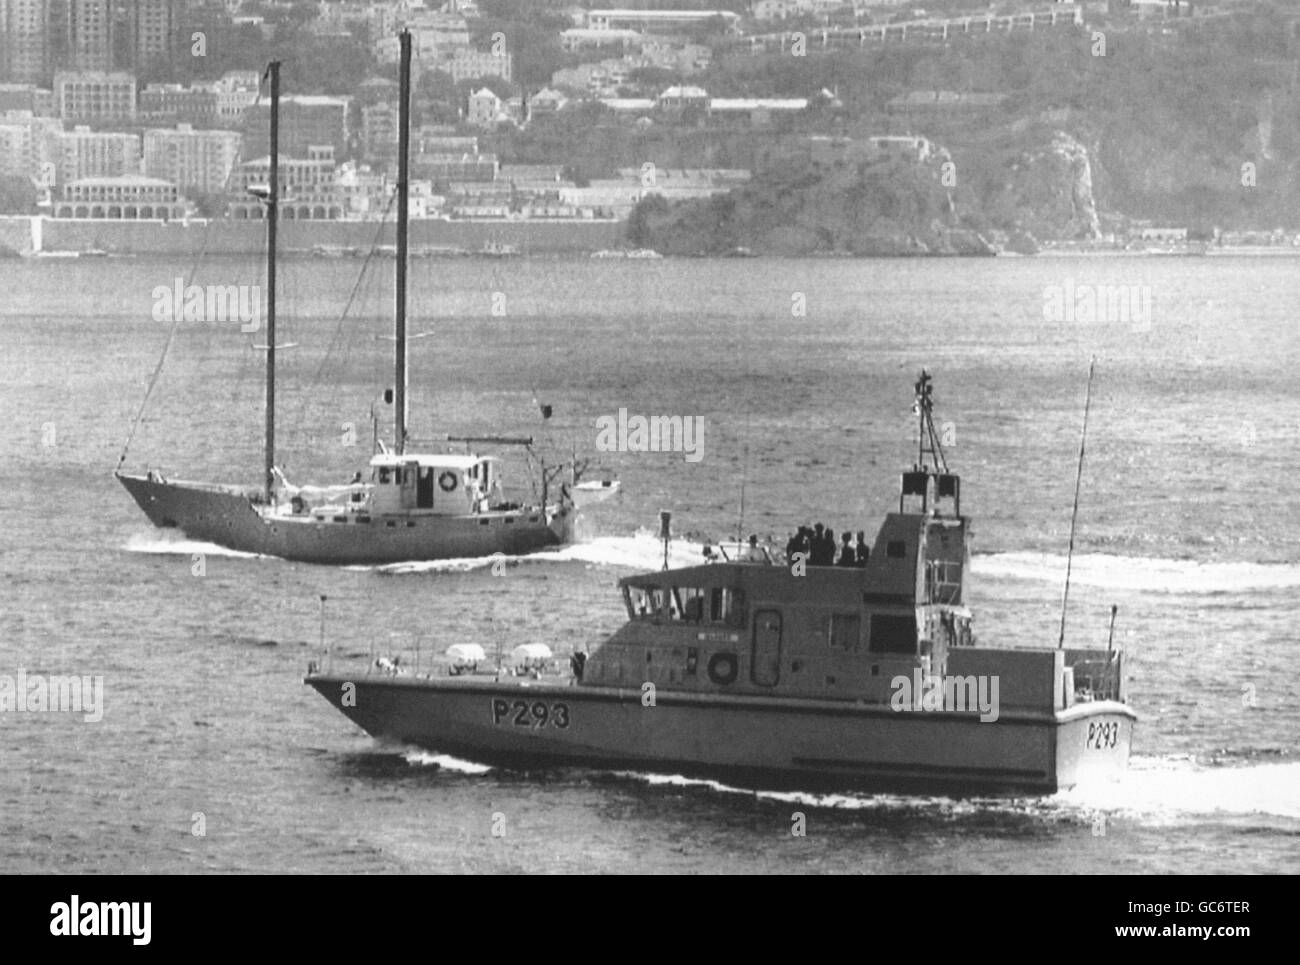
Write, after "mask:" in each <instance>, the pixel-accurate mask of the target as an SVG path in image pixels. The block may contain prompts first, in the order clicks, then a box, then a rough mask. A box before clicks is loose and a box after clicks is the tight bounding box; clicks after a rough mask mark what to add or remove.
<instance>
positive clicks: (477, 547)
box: [117, 473, 573, 565]
mask: <svg viewBox="0 0 1300 965" xmlns="http://www.w3.org/2000/svg"><path fill="white" fill-rule="evenodd" d="M117 478H118V480H119V481H120V482H121V483H122V485H123V486H124V487H126V490H127V492H129V493H130V494H131V496H132V498H134V499H135V501H136V503H137V504H138V505H139V506H140V508H141V509H142V510H144V512H145V515H146V516H148V517H149V520H150V521H151V522H152V523H153V524H154V525H155V526H158V527H161V528H174V529H178V530H180V531H181V532H182V533H184V534H185V535H186V536H187V537H188V538H190V539H193V540H199V541H202V542H207V543H216V544H217V545H219V546H224V547H227V548H228V549H233V550H238V551H241V552H245V553H257V554H261V555H265V556H279V557H283V558H284V559H289V560H296V561H300V562H305V563H325V564H335V565H337V564H356V565H378V564H384V563H401V562H407V561H413V560H435V559H453V558H475V557H482V556H491V555H492V554H494V553H504V554H507V555H518V554H522V553H530V552H534V551H536V550H539V549H545V548H546V547H549V546H558V545H560V544H563V543H566V542H569V541H570V540H571V539H572V538H573V510H572V509H569V508H564V509H560V510H559V511H550V512H545V513H544V512H542V511H541V510H540V509H538V508H535V507H534V508H531V509H526V510H520V511H508V512H489V513H482V514H475V515H465V516H435V515H428V514H425V515H421V514H417V513H412V514H409V515H406V514H403V515H393V516H384V515H368V516H367V515H365V514H358V513H345V514H340V515H339V516H333V517H326V518H323V519H322V518H318V517H313V516H309V515H303V516H292V515H288V514H285V513H278V512H270V511H268V510H267V508H266V507H265V506H263V505H259V504H258V502H257V501H256V500H257V499H258V498H259V496H260V494H259V493H258V492H257V491H256V490H250V489H246V488H241V487H238V486H221V485H213V484H208V483H196V482H188V481H185V480H163V479H159V478H157V477H150V476H135V475H128V474H125V473H119V474H118V476H117Z"/></svg>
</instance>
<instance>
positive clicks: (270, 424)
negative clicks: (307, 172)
mask: <svg viewBox="0 0 1300 965" xmlns="http://www.w3.org/2000/svg"><path fill="white" fill-rule="evenodd" d="M266 73H267V75H268V76H269V77H270V78H271V157H270V162H271V180H270V184H269V187H268V190H267V195H266V457H265V467H264V468H265V474H264V478H263V485H264V487H265V491H266V501H267V502H268V503H269V502H270V501H271V492H272V490H273V488H274V486H275V233H276V223H277V221H278V220H279V213H278V205H279V202H280V62H279V61H278V60H273V61H271V63H270V64H269V65H267V68H266Z"/></svg>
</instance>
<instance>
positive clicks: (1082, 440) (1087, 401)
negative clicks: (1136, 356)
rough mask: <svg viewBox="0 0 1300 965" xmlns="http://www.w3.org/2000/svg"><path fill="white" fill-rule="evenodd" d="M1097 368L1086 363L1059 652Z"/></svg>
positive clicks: (1095, 363)
mask: <svg viewBox="0 0 1300 965" xmlns="http://www.w3.org/2000/svg"><path fill="white" fill-rule="evenodd" d="M1096 368H1097V356H1095V355H1094V356H1093V357H1092V361H1091V362H1089V363H1088V394H1087V396H1086V397H1085V398H1084V402H1083V432H1082V434H1081V435H1080V436H1079V468H1078V471H1077V472H1076V473H1075V476H1074V509H1073V510H1072V511H1071V512H1070V547H1069V549H1068V550H1067V551H1066V554H1065V591H1064V592H1063V593H1062V594H1061V636H1060V638H1059V639H1058V640H1057V641H1056V647H1057V649H1058V650H1059V649H1060V648H1062V647H1064V646H1065V605H1066V603H1067V602H1068V601H1069V599H1070V568H1071V566H1072V565H1073V563H1074V524H1075V521H1076V520H1077V519H1078V518H1079V485H1080V483H1082V481H1083V449H1084V445H1085V444H1086V443H1087V441H1088V410H1089V409H1091V408H1092V374H1093V372H1094V370H1095V369H1096Z"/></svg>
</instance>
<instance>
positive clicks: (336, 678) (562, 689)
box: [305, 673, 1136, 795]
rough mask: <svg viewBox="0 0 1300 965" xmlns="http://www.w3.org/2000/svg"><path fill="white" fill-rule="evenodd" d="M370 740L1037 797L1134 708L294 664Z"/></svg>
mask: <svg viewBox="0 0 1300 965" xmlns="http://www.w3.org/2000/svg"><path fill="white" fill-rule="evenodd" d="M305 682H306V683H307V684H309V685H310V686H312V687H314V688H315V689H316V690H317V691H318V692H319V693H320V694H321V695H322V696H324V697H325V698H326V699H327V700H328V701H330V703H332V704H333V705H334V706H335V707H337V708H338V709H339V710H340V711H342V712H343V713H344V714H345V715H347V716H348V717H349V718H350V719H351V720H352V721H354V722H355V723H357V724H358V725H360V726H361V727H362V728H363V729H364V730H366V731H367V732H368V733H370V734H371V735H373V736H374V737H376V738H380V739H382V740H385V741H392V742H397V743H402V744H410V745H414V746H417V747H421V748H424V749H427V750H430V751H434V752H438V753H446V754H451V755H453V756H455V757H459V758H462V759H465V760H469V761H473V762H477V763H482V764H489V765H497V766H503V767H508V768H518V769H523V770H535V769H547V768H557V767H581V768H593V769H600V770H633V771H640V772H652V773H672V774H682V775H685V776H688V777H699V778H708V779H714V780H720V781H723V782H725V783H729V784H734V785H737V786H743V787H750V788H765V789H766V788H771V789H803V790H866V791H896V792H944V793H956V794H966V795H971V794H1004V793H1005V794H1024V793H1030V794H1050V793H1054V792H1055V791H1057V790H1060V789H1063V788H1067V787H1071V786H1073V785H1075V784H1077V783H1080V782H1084V781H1087V782H1092V781H1095V780H1106V779H1114V778H1116V777H1118V776H1119V774H1121V773H1122V772H1123V771H1124V769H1125V768H1126V766H1127V763H1128V756H1129V748H1130V746H1131V740H1132V734H1133V723H1134V721H1135V719H1136V717H1135V715H1134V714H1133V712H1132V711H1131V710H1129V709H1128V708H1127V707H1126V706H1125V705H1123V704H1120V703H1114V702H1110V701H1104V702H1103V701H1099V702H1095V703H1089V704H1079V705H1076V706H1074V707H1072V708H1070V709H1068V710H1065V711H1061V712H1058V713H1054V714H1053V713H1040V714H1034V713H1015V714H1010V713H1005V712H1004V713H1003V714H1001V715H1000V716H999V717H998V719H997V720H996V721H989V722H981V721H980V720H979V716H978V714H967V713H943V712H935V713H925V712H899V711H894V710H891V709H890V708H889V707H880V706H867V705H864V704H857V703H851V702H847V701H825V700H806V699H798V698H766V697H740V696H732V695H726V694H697V693H665V692H663V691H662V690H661V691H660V692H658V693H657V694H656V695H655V701H654V705H653V706H646V705H645V704H644V703H643V697H642V693H641V691H640V690H616V689H612V688H603V687H584V686H580V685H578V686H575V685H566V684H564V683H545V682H540V681H519V680H516V679H507V680H504V681H497V680H494V679H492V678H473V677H469V678H466V677H449V678H418V677H409V676H358V677H347V676H340V675H326V674H319V673H312V674H309V675H308V677H307V678H306V681H305Z"/></svg>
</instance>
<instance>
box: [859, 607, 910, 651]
mask: <svg viewBox="0 0 1300 965" xmlns="http://www.w3.org/2000/svg"><path fill="white" fill-rule="evenodd" d="M869 649H870V650H871V652H872V653H907V654H912V653H916V616H915V615H913V614H907V615H906V616H891V615H889V614H884V613H876V614H873V615H872V617H871V643H870V647H869Z"/></svg>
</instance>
